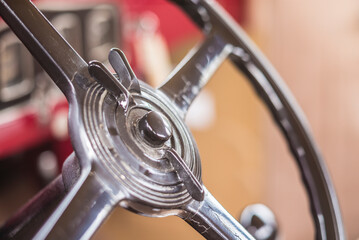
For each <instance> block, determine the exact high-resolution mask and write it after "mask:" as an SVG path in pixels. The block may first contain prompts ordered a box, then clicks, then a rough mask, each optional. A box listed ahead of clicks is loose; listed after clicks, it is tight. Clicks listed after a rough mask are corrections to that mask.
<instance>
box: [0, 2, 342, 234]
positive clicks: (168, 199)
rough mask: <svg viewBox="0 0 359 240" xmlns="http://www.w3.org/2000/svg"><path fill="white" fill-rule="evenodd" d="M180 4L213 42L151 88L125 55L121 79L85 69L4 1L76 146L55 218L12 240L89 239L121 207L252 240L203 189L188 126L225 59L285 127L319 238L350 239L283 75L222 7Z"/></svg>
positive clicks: (117, 63)
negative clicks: (60, 99)
mask: <svg viewBox="0 0 359 240" xmlns="http://www.w3.org/2000/svg"><path fill="white" fill-rule="evenodd" d="M178 3H179V5H180V6H181V7H182V8H183V9H184V10H185V11H186V12H187V13H188V14H189V16H190V17H191V18H192V19H193V20H194V21H195V22H196V23H197V24H198V25H199V27H201V28H202V29H203V32H204V33H205V34H206V35H207V39H206V40H205V41H204V43H203V44H202V45H200V46H199V47H198V48H197V49H196V50H194V52H192V53H191V54H190V55H189V56H188V57H187V58H186V59H185V60H184V61H183V62H182V63H181V64H180V65H179V66H178V67H177V68H176V69H175V71H174V73H173V74H171V75H170V77H169V79H168V80H167V82H166V83H165V84H164V85H163V86H162V87H160V88H159V89H153V88H151V87H150V86H148V85H146V84H145V83H143V82H141V81H139V80H138V79H137V78H136V76H135V74H134V73H133V71H132V70H131V68H130V66H129V64H128V62H127V60H126V58H125V56H124V54H123V53H122V52H121V51H119V50H118V49H112V50H111V52H110V54H109V61H110V63H111V65H112V67H113V68H114V70H115V72H116V75H113V74H112V73H111V72H109V70H108V69H107V68H106V67H105V66H104V65H103V64H101V63H100V62H98V61H92V62H90V63H89V64H87V63H86V62H85V61H84V60H83V59H82V58H81V57H80V56H79V55H78V54H77V53H76V51H75V50H74V49H73V48H71V46H70V45H69V44H68V43H67V42H66V41H64V40H63V38H62V37H61V36H60V35H59V34H58V33H57V32H56V31H55V30H54V29H53V27H52V26H51V24H49V22H48V21H47V20H46V18H44V16H43V15H42V14H41V13H40V12H39V11H38V10H37V9H36V7H35V6H34V5H33V4H32V3H31V2H29V1H28V0H0V15H1V16H2V17H3V19H4V20H5V21H6V22H7V23H8V24H9V26H10V27H11V28H12V30H13V31H14V33H15V34H16V35H17V36H18V37H19V38H20V40H21V41H22V42H23V43H24V44H25V45H26V46H27V48H28V49H29V50H30V51H31V52H32V54H33V55H34V56H35V57H36V59H37V60H38V61H39V62H40V64H41V65H42V66H43V68H44V69H45V70H46V71H47V72H48V74H49V75H50V76H51V78H52V79H53V80H54V82H55V84H56V85H57V86H58V87H59V88H60V89H61V90H62V91H63V92H64V94H65V96H66V97H67V99H68V101H69V104H70V111H69V130H70V136H71V140H72V144H73V147H74V154H73V155H71V156H70V157H69V159H68V160H67V161H66V163H65V165H64V168H63V171H62V182H63V185H64V187H63V191H62V192H64V193H65V194H64V197H63V198H61V200H60V202H59V204H58V205H57V206H56V207H55V210H54V211H53V212H51V213H47V214H46V216H45V217H44V216H42V217H39V216H40V215H41V214H37V213H41V211H38V210H37V211H36V210H33V211H32V212H34V214H33V215H32V216H31V217H30V219H31V221H37V222H39V221H40V224H38V226H39V229H37V230H36V231H35V232H34V230H32V231H29V230H28V229H26V228H22V226H19V225H17V224H13V225H12V224H9V225H8V228H7V230H6V231H3V232H2V233H1V234H2V236H3V237H4V238H12V237H14V238H16V237H18V238H21V236H27V237H28V238H31V237H34V238H35V239H44V238H51V239H79V238H81V239H88V238H90V237H91V236H92V235H93V233H94V232H95V231H96V229H97V228H98V227H99V226H100V224H101V223H102V222H103V221H104V219H105V218H106V217H107V216H108V214H109V213H110V212H111V210H112V209H113V208H114V207H116V206H118V205H119V206H122V207H124V208H127V209H129V210H131V211H134V212H136V213H139V214H143V215H147V216H159V217H164V216H170V215H177V216H179V217H181V218H183V219H184V220H186V221H187V222H188V223H189V224H190V225H191V226H193V227H194V228H195V229H196V230H197V231H198V232H199V233H200V234H202V235H203V236H204V237H206V238H207V239H253V237H252V236H251V235H250V234H249V233H248V232H247V231H246V230H245V228H243V227H242V226H241V225H240V224H239V223H238V222H237V221H236V220H235V219H234V218H233V217H231V216H230V214H229V213H228V212H227V211H226V210H225V209H224V208H223V207H222V206H221V205H220V204H219V203H218V202H217V201H216V200H215V198H214V197H213V196H212V195H211V194H210V193H209V192H208V191H207V190H206V188H205V187H204V186H203V183H202V180H201V163H200V157H199V153H198V150H197V147H196V143H195V141H194V139H193V137H192V135H191V133H190V131H189V130H188V128H187V127H186V125H185V124H184V117H185V115H186V112H187V110H188V108H189V107H190V105H191V103H192V101H193V100H194V98H195V97H196V96H197V95H198V93H199V92H200V90H201V89H202V88H203V87H204V86H205V84H206V83H207V81H208V80H209V78H210V76H211V75H212V74H213V72H214V71H215V70H216V69H217V68H218V66H219V65H220V63H221V62H222V61H223V60H224V59H225V58H226V57H229V58H230V59H231V60H232V61H233V62H234V63H235V65H236V66H237V67H238V68H239V69H240V70H242V71H243V72H244V73H245V74H246V75H247V76H248V78H249V79H250V80H251V82H252V83H253V85H254V86H255V87H256V89H257V90H258V92H259V93H260V95H261V96H262V98H263V99H264V100H265V103H266V104H267V106H268V107H269V109H270V110H271V111H272V113H273V115H274V117H275V120H276V121H277V123H278V124H279V126H280V127H281V128H282V130H283V132H284V134H285V136H286V138H287V140H288V142H289V144H290V147H291V149H292V152H293V154H294V156H295V157H296V159H297V162H298V164H299V166H300V170H301V173H302V177H303V180H304V183H305V184H306V186H307V190H308V193H309V196H310V200H311V207H312V213H313V218H314V221H315V223H316V227H317V235H316V237H317V239H343V238H344V234H343V226H342V223H341V217H340V211H339V207H338V203H337V200H336V196H335V192H334V189H333V187H332V185H331V182H330V179H329V175H328V173H327V171H326V169H325V167H324V164H323V161H322V160H321V158H320V156H319V154H318V151H317V150H316V147H315V145H314V142H313V141H312V138H311V136H310V134H309V131H308V127H307V126H306V124H305V122H304V120H303V116H302V114H301V112H300V111H299V108H298V107H297V106H296V104H294V101H293V99H292V97H291V96H290V95H289V94H288V93H287V90H286V88H285V87H284V85H283V83H282V82H281V80H280V78H279V77H278V75H277V74H276V73H275V71H274V70H273V69H272V68H271V66H270V65H268V63H267V62H266V60H264V59H263V57H261V56H260V54H258V52H257V50H256V49H255V48H254V47H253V46H252V44H251V43H250V42H249V40H248V39H247V37H246V35H245V34H244V33H243V31H242V30H241V29H240V27H239V26H238V25H236V23H234V21H233V20H232V19H231V18H230V17H229V16H228V15H227V14H226V13H225V12H224V11H223V10H222V8H221V7H220V6H219V5H217V4H216V3H215V2H213V1H208V2H207V1H204V0H199V1H180V2H178ZM59 181H60V180H59ZM60 183H61V182H60ZM59 195H61V194H59ZM61 196H62V195H61ZM39 199H42V198H39ZM29 221H30V220H29ZM31 221H30V222H31ZM21 234H22V235H21Z"/></svg>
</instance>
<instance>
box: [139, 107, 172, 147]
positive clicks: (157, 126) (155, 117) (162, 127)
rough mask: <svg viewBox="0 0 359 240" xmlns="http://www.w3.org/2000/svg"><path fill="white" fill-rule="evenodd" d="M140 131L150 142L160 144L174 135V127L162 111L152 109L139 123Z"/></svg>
mask: <svg viewBox="0 0 359 240" xmlns="http://www.w3.org/2000/svg"><path fill="white" fill-rule="evenodd" d="M138 127H139V130H140V133H141V135H142V137H143V138H144V139H146V140H147V141H148V142H149V143H151V144H153V145H156V146H159V145H162V144H164V143H165V142H166V141H167V140H168V139H170V137H171V136H172V128H171V126H170V125H169V123H168V121H167V119H165V117H164V116H162V115H161V114H160V113H158V112H155V111H150V112H148V113H146V114H145V115H144V116H143V117H142V118H141V120H140V121H139V123H138Z"/></svg>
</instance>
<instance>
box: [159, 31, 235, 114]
mask: <svg viewBox="0 0 359 240" xmlns="http://www.w3.org/2000/svg"><path fill="white" fill-rule="evenodd" d="M231 48H232V46H231V45H230V44H228V43H226V42H225V41H223V39H222V38H221V37H220V36H218V35H211V36H208V37H207V38H206V39H205V40H204V42H203V43H202V44H200V46H197V47H195V48H194V49H192V50H191V51H190V52H189V53H188V55H187V56H186V57H185V58H184V59H183V60H182V61H181V62H180V63H179V64H178V66H177V67H176V68H175V69H174V70H173V72H172V73H171V74H170V76H169V78H168V80H167V81H166V82H165V83H164V84H163V85H162V86H161V87H160V88H159V89H160V90H161V91H162V92H164V93H165V94H166V95H167V96H168V97H169V98H170V99H171V100H172V102H174V103H175V105H176V106H177V107H178V110H179V111H180V113H181V114H182V115H183V117H184V116H185V115H186V113H187V110H188V108H189V107H190V106H191V103H192V102H193V100H194V99H195V98H196V97H197V95H198V94H199V93H200V91H201V89H202V88H203V87H204V86H205V85H206V84H207V82H208V81H209V79H210V78H211V77H212V75H213V73H214V72H215V71H216V70H217V69H218V67H219V66H220V65H221V63H222V62H223V61H224V60H225V59H226V57H227V56H228V55H229V53H230V52H231Z"/></svg>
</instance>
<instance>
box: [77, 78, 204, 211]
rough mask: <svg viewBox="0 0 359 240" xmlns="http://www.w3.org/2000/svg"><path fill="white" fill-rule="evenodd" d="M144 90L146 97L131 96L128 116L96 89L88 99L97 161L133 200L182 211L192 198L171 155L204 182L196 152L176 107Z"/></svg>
mask: <svg viewBox="0 0 359 240" xmlns="http://www.w3.org/2000/svg"><path fill="white" fill-rule="evenodd" d="M140 85H141V93H136V92H135V93H131V97H132V98H133V103H132V104H131V106H130V107H129V108H128V109H127V110H125V109H124V108H122V107H121V106H120V105H119V104H118V102H117V101H116V98H115V97H114V96H113V95H112V94H111V93H110V92H109V91H107V90H106V89H105V88H104V87H103V86H101V85H100V84H97V83H94V84H93V85H92V86H91V87H90V88H89V90H88V92H87V94H86V97H85V104H84V106H85V107H84V108H83V109H84V119H86V121H85V129H86V132H87V134H88V138H89V139H90V141H91V144H92V147H93V149H94V151H95V154H96V158H97V159H98V161H99V162H101V165H102V166H104V167H105V169H106V172H108V173H110V175H111V176H112V177H113V178H115V179H116V180H117V181H118V183H119V186H123V187H125V188H126V191H127V193H129V195H131V197H133V198H135V199H137V200H139V201H141V202H143V203H144V204H145V205H150V206H156V207H159V208H175V207H180V206H181V205H184V204H186V203H187V202H189V201H191V200H192V198H191V196H190V194H189V193H188V190H187V188H186V186H185V185H184V184H183V181H182V179H181V178H180V177H179V175H178V174H177V172H176V169H175V168H174V167H173V165H172V163H171V161H169V160H168V158H167V157H166V151H168V149H174V150H175V151H176V152H177V153H178V155H179V156H180V157H181V158H182V159H183V161H184V162H185V163H186V165H187V166H188V168H189V169H190V170H191V172H192V173H193V175H194V176H195V177H196V178H197V179H201V167H200V166H201V164H200V158H199V154H198V151H197V147H196V144H195V141H194V139H193V137H192V135H191V133H190V131H189V130H188V128H187V127H186V126H185V124H184V123H183V120H182V119H180V118H178V117H177V116H178V114H177V113H176V112H174V111H173V110H172V109H174V108H171V107H170V106H171V103H169V102H165V98H163V97H162V98H161V99H159V98H158V93H157V92H156V90H154V89H152V88H151V87H150V86H148V85H146V84H144V83H141V84H140Z"/></svg>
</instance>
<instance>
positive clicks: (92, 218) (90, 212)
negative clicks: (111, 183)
mask: <svg viewBox="0 0 359 240" xmlns="http://www.w3.org/2000/svg"><path fill="white" fill-rule="evenodd" d="M123 196H124V195H123V194H121V193H117V194H115V195H114V193H113V192H112V191H110V190H109V188H108V186H106V185H105V184H104V181H103V180H102V178H101V177H99V176H98V175H97V173H96V172H94V171H90V172H89V171H86V170H84V171H82V172H81V175H80V177H79V178H78V180H77V181H76V182H75V184H74V185H73V186H72V187H71V189H70V191H69V192H68V193H67V195H66V197H65V198H64V199H63V200H62V201H61V203H60V204H59V205H58V207H57V208H56V209H55V210H54V212H53V213H52V215H51V216H50V217H49V218H48V220H47V221H46V223H45V224H44V225H43V226H42V228H41V229H40V230H39V231H38V232H37V234H36V236H35V238H36V239H45V238H49V239H88V238H90V237H91V236H92V235H93V234H94V232H95V231H96V230H97V229H98V227H99V226H100V225H101V223H102V222H103V221H104V220H105V219H106V217H107V216H108V215H109V214H110V213H111V211H112V210H113V209H114V207H115V206H117V205H118V203H119V201H120V200H122V199H123Z"/></svg>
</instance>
